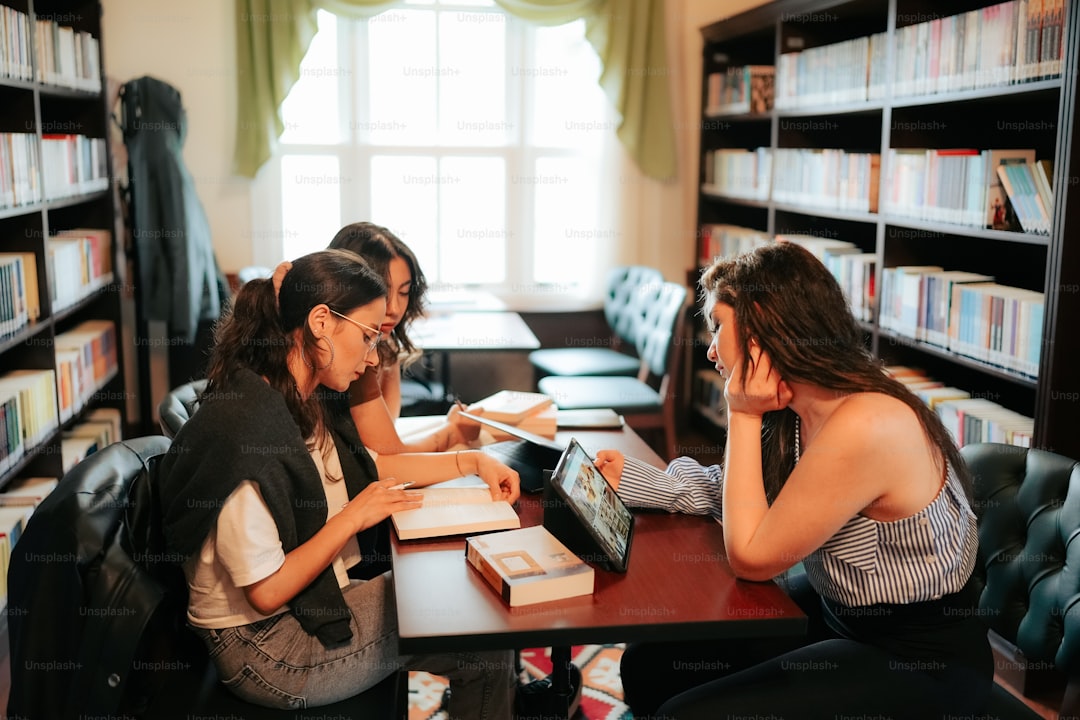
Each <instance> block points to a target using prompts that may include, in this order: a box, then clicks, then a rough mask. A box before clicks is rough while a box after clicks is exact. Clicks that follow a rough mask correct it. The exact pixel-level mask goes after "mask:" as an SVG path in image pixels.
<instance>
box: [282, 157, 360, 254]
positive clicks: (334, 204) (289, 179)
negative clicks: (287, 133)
mask: <svg viewBox="0 0 1080 720" xmlns="http://www.w3.org/2000/svg"><path fill="white" fill-rule="evenodd" d="M350 182H351V178H348V177H342V175H341V172H340V171H339V169H338V159H337V157H335V156H328V155H286V156H284V157H282V158H281V222H282V236H283V241H282V251H283V253H284V257H285V258H287V259H290V260H291V259H292V258H296V257H299V256H301V255H305V254H307V253H309V252H314V251H315V250H322V249H323V248H325V247H326V246H327V245H328V244H329V243H330V239H331V238H333V237H334V234H335V233H336V232H337V231H338V230H340V229H341V186H342V185H347V184H349V183H350Z"/></svg>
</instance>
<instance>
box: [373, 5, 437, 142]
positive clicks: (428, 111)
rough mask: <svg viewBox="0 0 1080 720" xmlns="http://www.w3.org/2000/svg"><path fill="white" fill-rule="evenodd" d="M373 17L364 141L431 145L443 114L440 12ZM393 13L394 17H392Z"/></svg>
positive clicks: (404, 11)
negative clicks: (438, 52) (437, 22)
mask: <svg viewBox="0 0 1080 720" xmlns="http://www.w3.org/2000/svg"><path fill="white" fill-rule="evenodd" d="M384 15H386V16H387V18H388V19H387V20H386V21H379V17H381V16H376V17H374V18H372V19H371V20H369V21H368V27H367V33H368V52H367V69H368V70H370V88H371V90H370V94H369V97H368V120H367V122H361V123H360V124H358V126H357V129H358V130H359V133H358V136H359V138H360V141H361V142H365V141H367V142H371V143H373V144H375V145H405V144H416V145H432V144H434V142H435V128H436V123H437V120H438V115H437V112H438V105H437V103H436V97H437V96H436V93H437V91H438V75H439V67H438V62H437V59H436V54H435V53H436V48H437V47H438V43H437V42H436V37H435V15H436V14H435V13H434V12H430V11H427V10H402V9H397V10H391V11H390V12H389V13H384ZM391 18H392V22H391V21H390V19H391Z"/></svg>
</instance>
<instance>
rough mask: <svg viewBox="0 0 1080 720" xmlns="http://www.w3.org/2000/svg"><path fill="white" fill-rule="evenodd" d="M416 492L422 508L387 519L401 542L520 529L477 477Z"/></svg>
mask: <svg viewBox="0 0 1080 720" xmlns="http://www.w3.org/2000/svg"><path fill="white" fill-rule="evenodd" d="M477 483H479V484H477ZM417 492H420V493H422V494H423V495H424V504H423V506H421V507H418V508H416V509H415V510H401V511H399V512H396V513H393V514H392V515H391V516H390V518H391V520H392V521H393V523H394V529H395V530H396V531H397V535H398V537H399V538H400V539H402V540H415V539H418V538H429V537H442V536H444V535H463V534H465V533H482V532H490V531H492V530H511V529H514V528H519V527H521V520H520V519H519V518H518V515H517V512H516V511H515V510H514V507H513V506H512V505H511V504H510V503H508V502H506V501H505V500H492V499H491V491H490V490H489V489H488V486H487V485H484V484H483V483H482V481H481V480H480V478H479V477H476V476H471V477H469V476H466V477H465V478H459V479H457V480H450V481H448V482H446V483H439V484H438V485H432V486H429V487H426V488H420V489H419V490H417Z"/></svg>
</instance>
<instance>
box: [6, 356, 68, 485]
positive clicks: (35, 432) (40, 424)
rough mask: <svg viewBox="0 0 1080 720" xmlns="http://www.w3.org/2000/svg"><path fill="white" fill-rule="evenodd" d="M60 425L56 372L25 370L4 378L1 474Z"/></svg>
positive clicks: (14, 371)
mask: <svg viewBox="0 0 1080 720" xmlns="http://www.w3.org/2000/svg"><path fill="white" fill-rule="evenodd" d="M59 425H60V420H59V412H58V409H57V405H56V373H55V372H53V371H52V370H27V369H23V370H12V371H11V372H8V373H6V374H4V375H3V376H2V377H0V473H3V472H4V471H6V470H7V469H8V468H10V467H12V466H13V465H14V464H15V463H16V462H18V461H19V460H20V459H21V458H22V457H23V455H25V453H26V451H27V450H29V449H32V448H34V447H36V446H37V445H39V444H41V443H42V442H44V441H45V439H46V438H47V437H49V435H50V434H51V433H52V432H53V431H55V430H56V428H57V427H59Z"/></svg>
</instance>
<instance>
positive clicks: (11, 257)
mask: <svg viewBox="0 0 1080 720" xmlns="http://www.w3.org/2000/svg"><path fill="white" fill-rule="evenodd" d="M37 280H38V277H37V256H35V255H34V253H32V252H0V337H4V336H5V335H11V334H13V333H15V332H18V331H19V330H20V329H22V328H24V327H26V326H27V325H29V324H30V323H32V322H36V321H37V319H38V317H39V316H40V315H41V298H40V297H39V296H38V284H37Z"/></svg>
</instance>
